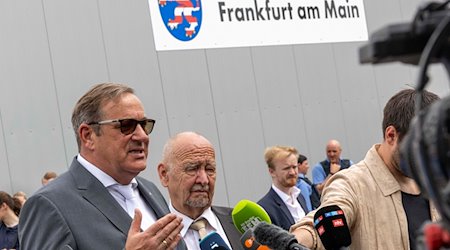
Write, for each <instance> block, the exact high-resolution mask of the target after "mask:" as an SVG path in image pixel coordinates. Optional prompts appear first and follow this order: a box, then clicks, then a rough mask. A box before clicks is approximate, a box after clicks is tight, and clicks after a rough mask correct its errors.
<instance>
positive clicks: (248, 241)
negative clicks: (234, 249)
mask: <svg viewBox="0 0 450 250" xmlns="http://www.w3.org/2000/svg"><path fill="white" fill-rule="evenodd" d="M231 217H232V218H233V224H234V226H235V227H236V228H237V230H238V231H239V232H241V233H242V236H241V238H240V241H241V244H242V247H243V248H244V249H246V250H266V249H269V248H268V247H267V246H263V245H261V244H260V243H259V242H257V241H256V240H255V237H254V236H253V228H254V227H255V226H256V225H258V224H259V223H260V222H261V221H265V222H268V223H272V222H271V220H270V217H269V214H267V212H266V210H264V208H262V207H261V206H260V205H258V204H257V203H255V202H253V201H249V200H241V201H239V202H238V203H237V204H236V206H234V208H233V211H232V212H231Z"/></svg>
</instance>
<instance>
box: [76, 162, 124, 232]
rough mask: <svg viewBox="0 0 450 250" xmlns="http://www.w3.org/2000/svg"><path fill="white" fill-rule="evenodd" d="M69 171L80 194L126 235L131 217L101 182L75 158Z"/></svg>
mask: <svg viewBox="0 0 450 250" xmlns="http://www.w3.org/2000/svg"><path fill="white" fill-rule="evenodd" d="M69 172H70V173H71V175H72V176H73V177H74V179H75V183H76V185H77V188H78V191H79V192H80V193H81V195H82V196H83V197H84V198H85V199H86V200H87V201H88V202H90V203H91V204H92V205H93V206H94V207H96V208H97V209H98V210H99V211H100V212H101V213H102V214H103V215H104V216H105V217H106V218H108V220H109V221H111V223H112V224H114V225H115V226H116V227H117V228H118V229H119V230H120V231H121V232H122V233H124V234H125V235H127V234H128V230H129V229H130V225H131V220H132V219H131V217H130V216H129V215H128V214H127V213H126V212H125V210H123V208H122V207H121V206H120V205H119V203H117V201H116V200H115V199H114V197H112V195H111V194H110V193H109V191H108V190H107V189H106V188H105V187H104V186H103V184H102V183H101V182H100V181H99V180H97V178H95V177H94V176H93V175H92V174H91V173H89V171H87V170H86V169H85V168H84V167H83V166H81V164H80V163H79V162H78V161H77V160H76V158H75V159H74V160H73V162H72V165H71V166H70V169H69Z"/></svg>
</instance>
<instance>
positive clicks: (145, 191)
mask: <svg viewBox="0 0 450 250" xmlns="http://www.w3.org/2000/svg"><path fill="white" fill-rule="evenodd" d="M136 180H137V182H138V189H139V193H140V194H141V195H142V197H143V198H144V200H145V201H146V202H147V204H148V205H149V207H150V209H152V210H153V212H154V213H155V215H156V218H157V219H159V218H161V217H163V216H164V215H166V214H167V213H169V211H167V210H166V209H164V208H163V207H162V206H161V205H160V204H161V202H158V201H157V200H156V199H155V196H154V195H153V194H152V190H151V189H150V187H146V186H144V185H143V184H142V182H141V181H140V180H139V179H138V178H136Z"/></svg>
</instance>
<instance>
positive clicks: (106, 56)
mask: <svg viewBox="0 0 450 250" xmlns="http://www.w3.org/2000/svg"><path fill="white" fill-rule="evenodd" d="M97 13H98V22H99V23H100V33H101V34H100V36H101V37H102V45H103V54H104V55H105V64H106V73H107V75H108V81H111V72H110V70H109V64H108V52H107V51H106V43H105V34H104V32H103V22H102V14H101V11H100V3H99V0H97Z"/></svg>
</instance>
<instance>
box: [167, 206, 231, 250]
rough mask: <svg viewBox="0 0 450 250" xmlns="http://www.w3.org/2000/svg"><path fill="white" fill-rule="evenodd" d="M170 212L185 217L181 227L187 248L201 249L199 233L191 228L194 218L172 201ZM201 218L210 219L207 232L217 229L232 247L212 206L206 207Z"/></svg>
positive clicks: (191, 249)
mask: <svg viewBox="0 0 450 250" xmlns="http://www.w3.org/2000/svg"><path fill="white" fill-rule="evenodd" d="M169 209H170V212H172V213H174V214H176V215H177V216H179V217H181V218H183V222H182V223H183V229H181V232H180V234H181V236H182V237H183V239H184V241H185V242H186V246H187V249H189V250H200V244H199V243H200V242H199V234H198V232H197V231H196V230H194V229H190V228H189V227H190V226H191V224H192V222H194V220H193V219H191V218H189V217H188V216H186V215H184V214H182V213H180V212H178V211H177V210H176V209H175V208H174V207H173V206H172V203H170V204H169ZM199 218H205V219H206V220H207V221H208V224H207V225H206V232H207V233H208V234H209V233H211V232H213V231H216V232H217V233H218V234H219V235H220V237H222V239H223V241H225V243H227V245H228V247H229V248H230V249H231V245H230V242H229V241H228V238H227V235H226V234H225V231H224V230H223V228H222V225H221V224H220V221H219V219H218V218H217V216H216V215H215V214H214V212H213V211H212V210H211V207H209V208H208V209H206V210H205V211H204V212H203V214H202V215H200V216H199Z"/></svg>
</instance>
